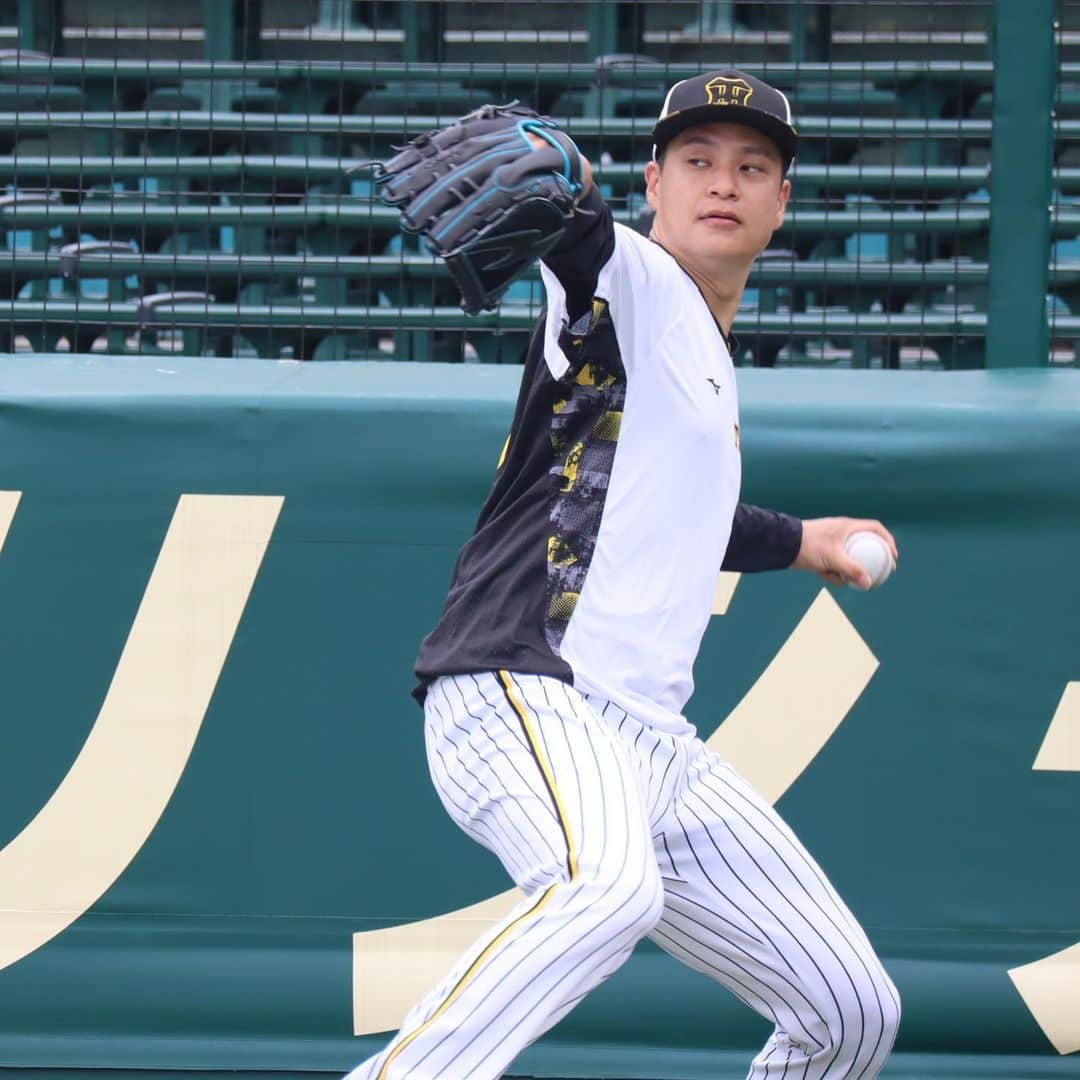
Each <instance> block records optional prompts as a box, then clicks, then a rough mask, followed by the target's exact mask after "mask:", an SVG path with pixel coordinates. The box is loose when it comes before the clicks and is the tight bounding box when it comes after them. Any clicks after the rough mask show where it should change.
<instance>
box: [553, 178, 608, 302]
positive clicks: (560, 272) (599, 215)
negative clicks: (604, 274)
mask: <svg viewBox="0 0 1080 1080" xmlns="http://www.w3.org/2000/svg"><path fill="white" fill-rule="evenodd" d="M614 250H615V223H614V219H613V218H612V216H611V209H610V207H609V206H608V204H607V203H606V202H604V199H603V196H602V195H601V194H600V192H599V191H598V190H597V187H596V185H595V184H593V185H592V187H591V188H589V192H588V194H587V195H586V196H585V198H584V199H582V200H581V202H580V203H579V204H578V208H577V210H576V212H575V214H574V219H573V221H571V222H570V226H569V228H567V230H566V232H565V233H564V234H563V235H562V236H561V237H560V239H559V242H558V243H557V244H556V245H555V247H553V248H552V249H551V251H549V252H548V253H547V254H546V255H545V256H544V259H543V262H544V265H545V266H546V267H547V268H548V269H549V270H550V271H551V272H552V273H553V274H554V275H555V276H556V277H557V278H558V279H559V283H560V284H561V285H562V287H563V288H564V289H565V290H566V309H567V315H568V316H569V321H570V322H571V323H573V322H574V320H575V319H577V318H578V317H579V316H581V315H583V314H584V313H585V312H586V311H588V310H589V308H590V307H591V305H592V300H593V296H594V295H595V292H596V279H597V278H598V277H599V276H600V271H601V270H602V269H603V268H604V264H605V263H606V262H607V261H608V259H610V258H611V253H612V252H613V251H614Z"/></svg>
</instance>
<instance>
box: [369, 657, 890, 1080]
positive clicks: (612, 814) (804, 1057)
mask: <svg viewBox="0 0 1080 1080" xmlns="http://www.w3.org/2000/svg"><path fill="white" fill-rule="evenodd" d="M425 713H426V720H427V723H426V740H427V749H428V762H429V766H430V769H431V774H432V778H433V780H434V783H435V787H436V790H437V791H438V794H439V797H440V799H441V800H442V802H443V805H444V806H445V808H446V810H447V812H448V813H449V814H450V816H451V817H452V818H453V819H454V821H456V822H457V824H458V825H459V826H460V827H461V828H462V829H463V830H464V831H465V832H466V833H468V835H470V836H472V837H473V838H474V839H475V840H477V841H478V842H479V843H481V844H483V845H484V846H485V847H487V848H489V849H490V850H491V851H493V852H494V853H495V854H496V855H497V856H498V857H499V858H500V859H501V860H502V862H503V865H504V866H505V867H506V869H507V871H508V873H510V875H511V876H512V877H513V878H514V880H515V881H516V882H517V884H518V885H519V886H520V887H521V888H522V890H523V891H524V892H525V894H526V899H525V900H524V901H523V902H522V904H520V905H519V906H518V908H517V909H515V911H514V912H512V913H511V915H510V916H509V917H508V918H507V919H506V920H504V921H503V922H502V923H501V924H500V925H498V926H496V927H494V928H493V929H492V930H491V931H490V932H489V933H488V934H486V935H485V936H484V937H483V938H482V939H481V940H480V941H478V942H477V943H476V944H475V945H474V946H473V947H472V948H471V949H470V950H469V951H468V953H467V954H466V955H465V956H464V957H462V958H461V960H460V961H459V962H458V964H457V965H456V966H455V968H454V970H453V971H451V972H450V973H449V974H448V975H447V976H446V978H445V979H443V981H442V982H441V983H440V984H439V985H438V986H437V987H436V988H435V989H434V990H433V991H432V992H431V993H430V994H429V995H428V996H427V997H426V998H425V999H424V1000H423V1001H421V1002H420V1003H419V1004H418V1005H417V1006H416V1007H415V1008H414V1009H413V1010H412V1011H411V1012H410V1013H409V1015H408V1016H407V1017H406V1019H405V1022H404V1023H403V1025H402V1029H401V1031H400V1032H399V1033H398V1035H397V1036H396V1038H395V1039H393V1040H392V1041H391V1043H390V1044H389V1046H387V1047H386V1048H385V1049H384V1050H383V1052H382V1053H381V1054H379V1055H377V1056H376V1057H375V1058H372V1059H371V1060H369V1061H367V1062H365V1063H364V1064H362V1065H360V1066H358V1068H357V1069H355V1070H354V1071H353V1072H352V1073H351V1074H350V1077H349V1080H405V1078H406V1077H408V1078H410V1080H436V1078H439V1080H494V1078H495V1077H499V1076H501V1075H502V1074H503V1073H504V1071H505V1070H506V1069H507V1068H508V1067H509V1066H510V1064H511V1062H512V1061H513V1060H514V1058H515V1057H516V1056H517V1055H518V1053H519V1052H520V1051H521V1050H523V1049H524V1048H525V1047H526V1046H527V1045H529V1043H531V1042H532V1041H533V1040H534V1039H536V1038H538V1037H539V1036H540V1035H541V1034H543V1032H544V1031H546V1030H547V1029H548V1028H550V1027H551V1026H553V1025H554V1024H555V1023H557V1022H558V1021H559V1020H560V1019H561V1018H562V1017H563V1016H565V1015H566V1013H568V1012H569V1011H570V1010H571V1009H572V1008H573V1007H574V1006H575V1005H576V1004H577V1003H578V1002H579V1001H580V1000H581V999H582V998H583V997H584V996H585V995H586V994H588V993H589V991H591V990H592V989H594V988H595V987H596V986H598V985H599V984H600V983H601V982H603V981H604V980H605V979H607V978H608V977H609V976H610V975H612V974H613V973H614V972H615V971H616V970H617V969H618V968H619V966H620V965H621V964H622V963H623V962H624V961H625V960H626V958H627V957H628V956H629V955H630V953H631V952H632V951H633V948H634V945H635V944H636V943H637V942H638V941H639V940H640V939H641V938H642V937H644V936H646V935H651V937H652V938H653V940H654V941H655V942H656V943H657V944H658V945H660V947H661V948H663V949H665V950H666V951H667V952H669V953H670V954H671V955H672V956H674V957H676V958H677V959H679V960H681V961H682V962H683V963H685V964H688V965H689V966H691V967H693V968H696V969H697V970H699V971H701V972H704V973H705V974H707V975H709V976H710V977H711V978H714V979H716V980H717V981H719V982H721V983H723V984H724V985H725V986H727V987H728V988H729V989H730V990H731V991H732V992H733V993H734V994H736V995H737V996H738V997H739V998H740V999H741V1000H743V1001H744V1002H745V1003H746V1004H748V1005H749V1006H750V1007H751V1008H753V1009H755V1010H756V1011H757V1012H759V1013H760V1014H761V1015H762V1016H764V1017H766V1018H767V1019H768V1020H769V1021H770V1022H771V1023H772V1024H773V1025H774V1031H773V1034H772V1036H771V1037H770V1038H769V1040H768V1042H767V1043H766V1044H765V1046H764V1048H763V1049H762V1051H761V1053H760V1054H759V1055H758V1056H757V1058H755V1060H754V1062H753V1064H752V1066H751V1069H750V1072H749V1074H748V1078H749V1080H765V1078H767V1077H772V1078H780V1077H783V1078H785V1080H840V1078H846V1077H850V1078H866V1080H872V1078H873V1077H876V1076H877V1075H878V1073H879V1072H880V1071H881V1069H882V1068H883V1066H884V1064H885V1060H886V1058H887V1057H888V1055H889V1052H890V1050H891V1048H892V1042H893V1039H894V1037H895V1033H896V1027H897V1024H898V1022H899V999H898V997H897V994H896V991H895V989H894V988H893V985H892V983H891V982H890V981H889V979H888V976H887V975H886V974H885V972H884V970H883V969H882V968H881V965H880V963H879V961H878V960H877V958H876V956H875V955H874V952H873V948H872V947H871V945H870V943H869V941H868V940H867V938H866V935H865V934H864V933H863V931H862V929H861V928H860V927H859V925H858V923H857V922H856V921H855V919H854V917H853V916H852V915H851V913H850V912H849V911H848V910H847V908H846V907H845V906H844V904H843V903H842V901H841V900H840V899H839V897H838V896H837V895H836V893H835V891H834V890H833V888H832V887H831V885H830V884H829V883H828V881H827V880H826V878H825V876H824V874H823V873H822V871H821V870H820V869H819V868H818V866H817V865H816V863H815V862H814V861H813V859H812V858H811V857H810V855H809V854H808V853H807V852H806V850H805V849H804V848H803V847H802V845H801V844H800V843H799V841H798V840H797V839H796V838H795V836H794V835H793V834H792V832H791V830H790V829H789V828H788V827H787V826H786V825H785V824H784V823H783V822H782V821H781V820H780V818H779V816H778V815H777V814H776V812H775V811H774V810H773V808H772V807H771V806H770V805H768V803H767V802H765V800H763V799H762V798H761V797H760V796H759V795H758V794H757V793H756V792H755V791H754V790H753V788H752V787H751V786H750V785H749V784H747V783H746V781H745V780H743V779H742V777H740V776H739V775H738V774H737V773H736V772H735V771H734V770H733V769H731V767H730V766H728V765H727V764H726V763H724V762H723V761H721V760H720V759H719V758H717V757H716V756H715V755H713V754H711V753H710V752H709V751H708V750H707V749H706V747H705V746H704V745H703V744H702V743H701V741H700V740H698V739H696V738H693V737H689V736H685V735H675V734H669V733H666V732H658V731H656V730H653V729H651V728H648V727H646V726H645V725H643V724H641V723H640V722H639V721H638V720H636V719H635V718H634V717H632V716H629V715H628V714H627V713H625V712H624V711H623V710H622V709H620V708H619V707H618V706H616V705H614V704H613V703H611V702H607V701H602V700H597V699H595V698H588V697H586V696H584V695H582V694H580V693H579V692H577V691H575V690H574V689H573V688H571V687H569V686H568V685H566V684H565V683H562V682H560V681H558V680H556V679H551V678H548V677H544V676H534V675H519V674H512V673H508V672H499V673H485V674H478V675H459V676H446V677H443V678H441V679H439V680H437V681H436V682H435V683H434V684H432V686H431V687H430V690H429V694H428V698H427V703H426V705H425Z"/></svg>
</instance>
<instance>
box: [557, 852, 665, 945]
mask: <svg viewBox="0 0 1080 1080" xmlns="http://www.w3.org/2000/svg"><path fill="white" fill-rule="evenodd" d="M567 888H568V889H571V890H573V894H572V896H571V897H570V898H568V901H567V902H568V903H570V904H572V905H573V906H574V907H577V908H580V910H581V916H579V917H582V916H583V917H584V918H585V920H586V921H587V922H588V923H591V924H593V925H595V926H596V928H597V930H598V932H602V933H604V934H605V935H607V936H610V937H611V938H612V939H613V940H614V939H618V940H619V941H620V942H621V943H622V944H623V945H624V946H626V947H631V946H633V945H634V944H635V943H636V942H638V941H640V940H641V939H642V938H643V937H645V936H646V935H647V934H649V933H651V931H652V930H653V928H654V927H655V926H656V924H657V923H658V922H659V921H660V917H661V915H662V914H663V912H664V886H663V883H662V881H661V880H660V871H659V869H658V867H657V865H656V863H655V862H654V861H652V860H645V861H643V862H641V863H638V864H636V865H634V864H624V865H623V866H621V867H619V868H618V869H605V868H601V869H599V870H596V871H594V872H588V871H586V872H583V873H581V874H580V876H579V877H578V878H577V879H576V880H575V881H574V882H571V883H570V884H569V885H568V886H567Z"/></svg>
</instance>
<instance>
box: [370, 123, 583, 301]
mask: <svg viewBox="0 0 1080 1080" xmlns="http://www.w3.org/2000/svg"><path fill="white" fill-rule="evenodd" d="M530 135H536V136H539V137H540V138H541V139H543V141H544V143H545V144H546V145H544V146H543V148H537V147H536V146H535V145H534V143H533V141H532V140H531V138H530ZM581 169H582V164H581V155H580V154H579V153H578V149H577V147H576V146H575V145H574V143H573V141H572V140H571V139H570V137H569V136H568V135H567V134H566V133H565V132H563V131H560V130H559V128H558V127H556V126H555V123H554V122H553V121H552V120H550V119H548V118H547V117H544V116H540V115H538V114H537V113H535V112H533V111H532V110H531V109H526V108H523V107H521V106H517V105H516V104H512V105H503V106H500V105H484V106H483V107H482V108H479V109H477V110H475V111H474V112H471V113H468V114H467V115H466V116H463V117H462V118H461V119H460V120H458V121H456V122H455V123H453V124H451V125H449V126H448V127H445V128H442V129H440V130H437V131H430V132H428V133H426V134H424V135H420V136H418V137H417V138H415V139H413V140H412V141H411V142H410V143H409V144H408V145H407V146H405V147H404V148H403V149H402V150H401V152H400V153H398V154H397V155H396V156H395V157H393V158H391V159H390V161H388V162H386V164H385V165H383V166H382V168H381V169H380V171H379V174H378V176H377V178H376V182H377V184H378V185H379V194H380V196H381V198H382V200H383V202H385V203H386V204H387V205H389V206H397V207H400V208H401V227H402V228H403V229H404V230H405V231H406V232H410V233H419V234H420V235H422V236H423V237H424V238H425V241H426V243H427V246H428V248H429V249H430V250H431V251H433V252H434V253H435V254H436V255H439V256H440V257H441V258H443V259H444V260H445V261H446V265H447V267H448V268H449V270H450V273H451V275H452V276H453V278H454V281H455V282H456V284H457V286H458V289H459V290H460V292H461V306H462V307H463V308H464V309H465V311H467V312H468V313H469V314H470V315H475V314H477V313H478V312H479V311H482V310H490V309H491V308H493V307H495V305H496V303H497V302H498V300H499V297H500V296H501V295H502V294H503V293H504V292H505V291H506V289H507V287H508V286H509V285H510V283H511V282H512V281H513V279H514V278H515V277H516V276H517V275H518V274H519V273H521V271H522V270H524V269H525V268H526V267H527V266H529V265H530V264H531V263H532V262H533V261H534V260H535V259H538V258H540V257H541V256H543V255H545V254H546V253H547V252H548V251H550V250H551V249H552V248H553V247H554V246H555V244H556V243H557V242H558V240H559V238H560V237H561V236H562V234H563V233H564V232H565V230H566V227H567V225H568V224H569V223H570V221H571V219H572V218H573V216H574V200H575V198H576V197H577V196H578V195H579V194H580V193H581V189H582V183H581Z"/></svg>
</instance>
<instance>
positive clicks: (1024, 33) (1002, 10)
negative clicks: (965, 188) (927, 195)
mask: <svg viewBox="0 0 1080 1080" xmlns="http://www.w3.org/2000/svg"><path fill="white" fill-rule="evenodd" d="M994 18H995V27H994V31H995V33H994V112H993V117H994V119H993V147H992V151H991V159H990V161H991V173H990V177H991V179H990V186H991V201H990V288H989V295H988V302H987V303H988V309H989V310H988V319H987V335H986V366H987V367H998V368H1000V367H1027V366H1033V367H1034V366H1041V365H1045V364H1047V363H1049V359H1050V341H1049V330H1048V327H1047V316H1046V289H1047V281H1048V276H1049V273H1048V272H1049V268H1048V266H1047V263H1048V261H1049V258H1050V197H1051V184H1052V172H1053V156H1054V115H1053V110H1054V98H1055V90H1056V86H1057V49H1056V42H1055V35H1054V29H1055V0H997V5H996V11H995V16H994Z"/></svg>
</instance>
